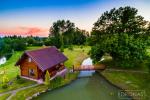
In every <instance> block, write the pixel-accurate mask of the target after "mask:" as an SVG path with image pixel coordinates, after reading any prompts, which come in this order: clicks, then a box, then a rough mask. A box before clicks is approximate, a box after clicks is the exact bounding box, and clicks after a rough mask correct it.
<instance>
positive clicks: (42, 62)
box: [15, 46, 68, 71]
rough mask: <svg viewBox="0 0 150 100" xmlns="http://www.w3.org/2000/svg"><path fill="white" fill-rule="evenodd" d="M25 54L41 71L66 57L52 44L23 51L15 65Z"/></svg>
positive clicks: (18, 63) (64, 59)
mask: <svg viewBox="0 0 150 100" xmlns="http://www.w3.org/2000/svg"><path fill="white" fill-rule="evenodd" d="M25 55H27V56H29V57H30V58H31V59H32V60H33V61H34V62H35V63H36V64H37V65H38V67H39V68H40V69H41V70H42V71H45V70H47V69H49V68H51V67H53V66H55V65H57V64H59V63H61V62H64V61H66V60H67V59H68V58H67V57H66V56H64V54H62V53H61V52H60V51H59V50H58V49H57V48H56V47H54V46H53V47H48V48H43V49H38V50H32V51H25V52H24V54H23V55H22V57H21V58H20V59H19V60H18V62H17V63H16V64H15V65H16V66H17V65H20V62H21V60H22V59H24V56H25Z"/></svg>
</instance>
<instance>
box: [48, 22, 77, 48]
mask: <svg viewBox="0 0 150 100" xmlns="http://www.w3.org/2000/svg"><path fill="white" fill-rule="evenodd" d="M74 28H75V25H74V23H72V22H70V21H69V20H67V21H65V20H58V21H57V22H54V23H53V25H52V27H51V28H50V34H49V37H50V38H52V39H54V40H56V41H57V42H56V44H55V46H57V47H58V46H59V44H61V47H62V48H63V46H64V43H63V42H64V40H63V39H64V37H63V35H64V34H68V35H69V34H71V33H72V32H73V31H74Z"/></svg>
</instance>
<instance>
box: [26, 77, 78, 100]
mask: <svg viewBox="0 0 150 100" xmlns="http://www.w3.org/2000/svg"><path fill="white" fill-rule="evenodd" d="M76 79H78V75H77V77H76V78H74V79H72V80H70V82H68V83H66V84H64V85H62V86H58V87H55V88H53V89H46V90H45V91H42V92H37V93H35V94H33V95H32V96H30V97H28V98H27V99H26V100H31V99H33V98H35V97H37V96H39V95H41V94H43V93H45V92H49V91H54V90H56V89H59V88H62V87H65V86H68V85H70V84H71V83H73V82H74V81H75V80H76Z"/></svg>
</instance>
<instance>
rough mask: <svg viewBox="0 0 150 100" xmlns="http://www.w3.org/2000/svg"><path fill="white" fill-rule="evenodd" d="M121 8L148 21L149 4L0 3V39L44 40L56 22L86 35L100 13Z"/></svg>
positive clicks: (87, 0) (137, 0)
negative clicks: (61, 21) (66, 22)
mask: <svg viewBox="0 0 150 100" xmlns="http://www.w3.org/2000/svg"><path fill="white" fill-rule="evenodd" d="M121 6H131V7H135V8H137V9H138V11H139V14H140V15H142V16H143V17H144V18H145V19H146V20H149V21H150V0H0V36H5V35H22V36H27V35H33V36H48V34H49V28H50V26H51V25H52V23H53V22H55V21H57V20H59V19H69V20H71V22H74V23H75V25H76V26H77V27H79V28H80V29H85V30H87V31H89V32H90V31H91V29H92V27H93V23H94V22H96V21H97V19H98V18H99V17H100V16H101V14H102V13H103V12H105V11H107V10H110V9H112V8H114V7H116V8H118V7H121Z"/></svg>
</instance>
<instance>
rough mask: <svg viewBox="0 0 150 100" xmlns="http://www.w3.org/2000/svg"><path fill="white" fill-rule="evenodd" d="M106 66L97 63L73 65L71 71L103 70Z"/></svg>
mask: <svg viewBox="0 0 150 100" xmlns="http://www.w3.org/2000/svg"><path fill="white" fill-rule="evenodd" d="M105 68H106V66H105V65H104V64H98V65H81V66H78V67H75V66H73V71H89V70H104V69H105Z"/></svg>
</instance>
